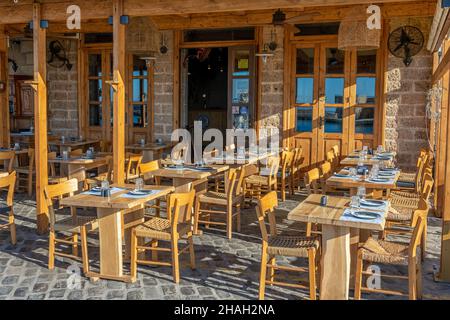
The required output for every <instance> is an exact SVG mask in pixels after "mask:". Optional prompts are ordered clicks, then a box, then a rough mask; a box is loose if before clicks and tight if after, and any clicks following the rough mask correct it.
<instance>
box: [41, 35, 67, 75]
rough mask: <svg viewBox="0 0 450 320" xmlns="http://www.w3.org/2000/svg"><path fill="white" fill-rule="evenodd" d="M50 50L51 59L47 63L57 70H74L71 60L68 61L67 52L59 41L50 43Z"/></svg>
mask: <svg viewBox="0 0 450 320" xmlns="http://www.w3.org/2000/svg"><path fill="white" fill-rule="evenodd" d="M48 49H49V51H50V59H48V61H47V63H48V64H49V65H50V66H52V67H55V68H62V67H64V66H66V68H67V70H69V71H70V70H72V67H73V65H72V64H71V63H70V61H69V59H67V57H66V50H65V49H64V47H63V45H62V44H61V42H59V41H58V40H54V41H52V42H50V44H49V46H48Z"/></svg>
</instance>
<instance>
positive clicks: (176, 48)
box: [172, 30, 182, 130]
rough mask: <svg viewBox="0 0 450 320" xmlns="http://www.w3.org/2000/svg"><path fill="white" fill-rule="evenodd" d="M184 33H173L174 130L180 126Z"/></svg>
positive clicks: (176, 31) (177, 31)
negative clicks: (182, 42)
mask: <svg viewBox="0 0 450 320" xmlns="http://www.w3.org/2000/svg"><path fill="white" fill-rule="evenodd" d="M181 38H182V34H181V31H180V30H175V31H174V34H173V120H172V123H173V126H172V130H176V129H179V128H180V114H181V98H180V89H181V85H180V74H181V70H180V64H181V63H180V42H181Z"/></svg>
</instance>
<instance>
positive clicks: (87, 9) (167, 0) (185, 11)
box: [0, 0, 436, 29]
mask: <svg viewBox="0 0 450 320" xmlns="http://www.w3.org/2000/svg"><path fill="white" fill-rule="evenodd" d="M39 2H40V3H41V4H42V19H44V20H49V21H50V22H64V21H65V20H66V18H67V14H66V10H67V7H68V6H69V5H71V4H77V5H79V6H80V8H81V18H82V20H83V21H88V20H90V21H100V20H105V19H107V18H108V17H109V16H111V15H112V0H95V1H93V0H70V1H63V0H41V1H39ZM32 3H33V0H19V1H18V4H14V2H13V1H12V0H0V23H1V24H23V23H27V22H29V21H31V19H32V6H33V5H32ZM355 4H380V5H381V4H383V7H384V8H385V10H384V14H387V15H390V16H395V15H397V16H402V15H412V16H417V15H420V16H422V15H433V13H434V10H435V7H436V1H435V0H422V1H411V0H378V1H377V0H295V1H293V0H245V1H243V0H154V1H143V0H124V14H126V15H129V16H151V17H153V20H154V21H155V22H156V23H157V24H158V25H159V26H160V28H161V29H174V28H175V29H177V28H186V27H191V28H198V27H210V26H217V27H220V26H230V25H261V24H266V23H270V21H271V18H272V13H273V10H275V9H278V8H282V9H283V10H285V11H286V12H287V13H288V17H289V18H291V17H294V16H299V19H300V20H302V19H303V21H304V22H308V21H316V20H321V21H324V20H326V19H330V20H336V19H339V17H341V16H342V15H343V14H344V11H345V8H346V6H349V5H355ZM430 12H431V14H430ZM302 15H303V18H302V17H301V16H302Z"/></svg>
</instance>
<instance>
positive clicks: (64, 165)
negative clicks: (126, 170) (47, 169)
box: [48, 156, 108, 175]
mask: <svg viewBox="0 0 450 320" xmlns="http://www.w3.org/2000/svg"><path fill="white" fill-rule="evenodd" d="M48 162H50V163H59V164H60V165H61V171H62V172H61V175H68V174H70V173H72V172H75V171H78V170H80V169H81V168H84V169H85V170H90V169H96V168H99V167H102V166H104V165H107V164H108V161H107V158H106V156H97V157H95V158H94V159H85V158H81V157H73V158H69V159H68V160H63V159H62V158H56V159H49V160H48Z"/></svg>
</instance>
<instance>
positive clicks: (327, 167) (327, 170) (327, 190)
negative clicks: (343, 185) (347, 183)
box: [310, 161, 348, 196]
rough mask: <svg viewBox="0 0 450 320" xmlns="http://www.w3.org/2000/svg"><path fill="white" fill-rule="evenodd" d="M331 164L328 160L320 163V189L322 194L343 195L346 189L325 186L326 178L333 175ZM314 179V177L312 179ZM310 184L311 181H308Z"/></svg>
mask: <svg viewBox="0 0 450 320" xmlns="http://www.w3.org/2000/svg"><path fill="white" fill-rule="evenodd" d="M332 166H333V165H332V164H331V163H330V162H328V161H325V162H324V163H322V164H321V165H320V167H319V168H320V179H319V180H320V188H321V189H322V194H324V195H327V194H332V195H340V196H344V194H345V192H346V191H347V192H348V190H343V189H336V188H332V187H329V186H327V180H328V178H330V177H331V176H332V175H333V171H332ZM312 180H313V181H314V179H312ZM310 184H311V183H310Z"/></svg>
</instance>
